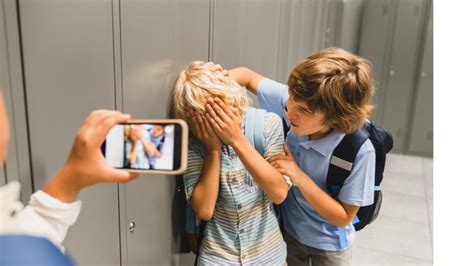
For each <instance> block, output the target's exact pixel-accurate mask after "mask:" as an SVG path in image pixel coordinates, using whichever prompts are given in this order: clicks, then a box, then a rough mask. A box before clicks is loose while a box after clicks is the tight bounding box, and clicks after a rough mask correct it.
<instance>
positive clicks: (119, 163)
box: [102, 119, 188, 174]
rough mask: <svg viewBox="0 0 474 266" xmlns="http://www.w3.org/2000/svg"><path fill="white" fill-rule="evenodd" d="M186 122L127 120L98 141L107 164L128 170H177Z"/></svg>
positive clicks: (182, 165) (183, 159)
mask: <svg viewBox="0 0 474 266" xmlns="http://www.w3.org/2000/svg"><path fill="white" fill-rule="evenodd" d="M187 146H188V126H187V124H186V123H185V122H184V121H183V120H180V119H159V120H131V121H129V122H127V123H123V124H119V125H117V126H115V127H113V128H112V129H111V130H110V132H109V134H108V135H107V138H106V140H105V142H104V143H103V145H102V152H103V153H104V156H105V159H106V161H107V162H108V163H109V165H111V166H113V167H115V168H119V169H127V170H128V171H131V172H141V173H159V174H181V173H183V172H184V170H185V169H186V165H187Z"/></svg>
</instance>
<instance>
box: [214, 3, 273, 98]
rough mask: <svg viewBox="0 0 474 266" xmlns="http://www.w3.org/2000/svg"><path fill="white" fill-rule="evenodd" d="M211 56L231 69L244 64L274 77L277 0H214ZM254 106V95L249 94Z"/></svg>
mask: <svg viewBox="0 0 474 266" xmlns="http://www.w3.org/2000/svg"><path fill="white" fill-rule="evenodd" d="M213 4H214V15H213V23H212V25H213V26H212V34H211V36H212V42H211V60H212V61H213V62H217V63H219V64H221V65H222V66H224V67H225V68H228V69H231V68H234V67H239V66H245V67H248V68H250V69H252V70H254V71H257V72H259V73H261V74H262V75H264V76H267V77H269V78H272V79H274V78H275V77H276V70H277V56H278V55H277V47H278V31H279V14H280V1H275V0H263V1H234V0H223V1H213ZM249 95H250V96H251V98H252V101H253V103H254V105H255V106H258V101H257V98H256V97H254V95H253V94H249Z"/></svg>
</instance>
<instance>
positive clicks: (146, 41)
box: [120, 0, 210, 265]
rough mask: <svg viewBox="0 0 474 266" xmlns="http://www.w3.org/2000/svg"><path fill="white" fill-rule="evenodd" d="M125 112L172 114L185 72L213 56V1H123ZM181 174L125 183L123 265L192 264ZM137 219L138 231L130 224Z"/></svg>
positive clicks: (150, 115)
mask: <svg viewBox="0 0 474 266" xmlns="http://www.w3.org/2000/svg"><path fill="white" fill-rule="evenodd" d="M120 5H121V6H120V9H121V18H120V20H121V39H122V42H121V45H122V76H123V111H124V112H127V113H130V114H131V115H132V117H134V118H166V117H169V116H168V113H169V111H168V110H169V107H170V105H169V101H170V92H171V90H172V88H173V87H174V82H175V79H176V77H177V74H178V72H179V71H181V70H182V69H183V68H184V67H185V66H186V65H187V64H189V63H190V62H191V61H194V60H202V61H207V60H208V58H209V54H208V48H209V17H210V14H209V10H210V1H208V0H199V1H190V0H182V1H174V0H167V1H133V0H128V1H125V0H122V1H120ZM178 178H179V177H174V176H166V175H146V174H142V175H141V178H139V179H138V180H135V181H134V182H133V183H129V184H127V185H124V186H123V187H121V190H120V202H121V215H122V216H121V217H122V218H123V219H121V234H122V243H123V246H122V263H123V265H178V264H184V265H192V264H193V262H194V255H192V254H189V253H188V254H180V248H181V245H182V244H181V243H180V239H181V236H182V235H181V234H180V233H181V231H182V229H184V217H183V214H184V210H185V209H184V208H185V205H184V202H183V201H182V198H179V197H178V196H177V195H178V194H177V193H178V189H179V188H177V187H176V181H177V179H178ZM132 222H134V223H135V226H136V227H135V230H134V231H133V233H132V232H130V231H129V230H128V226H129V224H130V223H132Z"/></svg>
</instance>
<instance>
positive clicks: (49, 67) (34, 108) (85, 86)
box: [19, 0, 120, 265]
mask: <svg viewBox="0 0 474 266" xmlns="http://www.w3.org/2000/svg"><path fill="white" fill-rule="evenodd" d="M19 5H20V18H21V26H22V28H21V30H22V40H23V42H22V43H23V47H22V48H23V53H24V54H23V55H24V71H25V72H24V73H25V86H26V94H27V95H26V96H27V100H28V101H27V103H28V105H27V110H28V118H29V120H28V122H29V130H30V131H29V135H30V140H31V153H32V164H33V177H34V186H35V189H36V190H37V189H40V188H41V187H42V186H43V185H44V184H45V183H46V181H47V180H48V179H49V178H50V177H51V176H53V175H54V174H55V173H56V171H57V170H58V168H59V167H61V166H62V164H63V163H64V162H65V160H66V159H67V155H68V154H69V151H70V149H71V146H72V143H73V141H74V137H75V134H76V132H77V130H78V129H79V127H80V126H81V125H82V123H83V121H84V119H85V118H86V116H87V115H88V114H89V113H90V112H91V111H92V110H95V109H114V107H115V106H114V102H115V99H114V97H115V96H114V95H115V91H114V69H113V67H114V65H113V62H114V58H113V42H112V9H111V1H52V0H51V1H36V0H24V1H20V2H19ZM79 199H81V200H82V202H83V203H82V210H81V215H80V216H79V219H78V220H77V222H76V224H75V225H74V226H73V227H72V228H71V229H70V230H69V232H68V236H67V238H66V241H65V246H66V249H67V251H68V252H69V253H70V254H71V255H72V257H74V258H75V260H76V261H77V263H78V264H79V265H119V264H120V244H119V234H118V230H119V228H118V224H119V220H118V217H119V214H118V210H119V209H118V188H117V185H115V184H108V185H100V186H95V187H93V188H88V189H86V190H85V191H83V192H81V194H80V195H79Z"/></svg>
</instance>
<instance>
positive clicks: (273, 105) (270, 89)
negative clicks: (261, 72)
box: [257, 78, 288, 119]
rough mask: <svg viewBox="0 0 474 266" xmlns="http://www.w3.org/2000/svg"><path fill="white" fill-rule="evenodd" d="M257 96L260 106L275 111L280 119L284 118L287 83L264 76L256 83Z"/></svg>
mask: <svg viewBox="0 0 474 266" xmlns="http://www.w3.org/2000/svg"><path fill="white" fill-rule="evenodd" d="M257 98H258V104H259V105H260V108H262V109H265V110H267V111H269V112H273V113H276V114H277V115H278V116H279V117H280V118H281V119H283V118H284V113H285V106H286V104H287V102H288V86H287V85H285V84H282V83H279V82H276V81H274V80H271V79H267V78H264V79H262V80H261V81H260V83H258V86H257Z"/></svg>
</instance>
